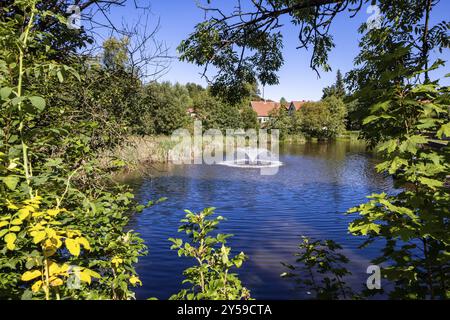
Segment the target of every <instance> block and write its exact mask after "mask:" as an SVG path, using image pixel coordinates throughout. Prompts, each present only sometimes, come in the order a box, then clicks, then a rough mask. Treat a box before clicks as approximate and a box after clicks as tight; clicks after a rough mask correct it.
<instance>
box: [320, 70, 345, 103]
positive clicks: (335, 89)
mask: <svg viewBox="0 0 450 320" xmlns="http://www.w3.org/2000/svg"><path fill="white" fill-rule="evenodd" d="M331 96H335V97H337V98H340V99H344V98H345V96H346V92H345V84H344V79H343V77H342V73H341V70H339V69H338V71H337V73H336V82H335V83H334V84H333V85H331V86H329V87H325V88H324V89H323V96H322V99H325V98H327V97H331Z"/></svg>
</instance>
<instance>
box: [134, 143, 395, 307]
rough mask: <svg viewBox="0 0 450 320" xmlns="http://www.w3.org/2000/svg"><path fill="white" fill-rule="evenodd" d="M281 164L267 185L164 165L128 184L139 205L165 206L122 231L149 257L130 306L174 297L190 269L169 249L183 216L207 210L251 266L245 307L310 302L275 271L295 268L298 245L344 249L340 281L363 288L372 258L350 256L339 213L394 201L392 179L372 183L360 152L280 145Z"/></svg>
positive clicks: (243, 273)
mask: <svg viewBox="0 0 450 320" xmlns="http://www.w3.org/2000/svg"><path fill="white" fill-rule="evenodd" d="M280 160H281V161H282V162H283V163H284V165H283V166H282V167H280V168H279V171H278V173H277V174H276V175H272V176H262V175H260V171H259V170H258V169H242V168H231V167H225V166H220V165H182V166H181V165H178V166H177V165H167V166H164V167H160V168H154V169H153V170H151V171H152V175H151V176H138V177H134V178H132V179H129V181H130V183H131V184H132V185H133V186H134V188H135V192H136V193H137V196H138V199H139V200H141V201H142V202H145V201H147V200H150V199H157V198H159V197H168V200H167V201H165V202H164V203H161V204H158V205H157V206H154V207H152V208H149V209H146V210H145V211H144V212H142V213H140V214H136V215H135V216H134V217H133V219H132V222H131V224H130V228H131V229H133V230H136V231H137V232H139V233H140V234H141V235H142V237H143V239H144V240H145V242H146V244H147V245H148V247H149V255H148V256H146V257H142V258H140V261H139V263H138V265H137V271H138V273H139V275H140V278H141V280H142V282H143V286H142V287H140V288H139V289H137V298H138V299H146V298H149V297H157V298H159V299H167V298H168V297H170V295H171V294H174V293H176V292H178V291H179V290H180V288H181V281H182V280H183V276H182V272H183V270H184V269H185V268H187V267H189V266H190V265H192V264H193V263H194V262H193V261H191V260H189V259H188V258H185V257H181V258H180V257H178V255H177V253H176V252H175V251H171V250H170V245H171V243H170V242H169V241H168V240H167V239H168V238H169V237H183V234H181V233H177V229H178V226H179V221H180V219H182V218H183V216H184V214H185V213H184V211H183V210H184V209H189V210H192V211H200V210H202V209H203V208H204V207H209V206H211V207H216V208H217V209H216V212H217V214H220V215H222V216H224V217H225V218H226V219H227V220H226V221H224V222H222V223H221V224H220V232H222V233H232V234H234V237H233V238H231V239H230V241H229V243H228V244H229V245H230V246H231V247H232V248H233V250H234V252H235V253H238V252H240V251H243V252H245V253H246V254H247V255H248V256H249V260H248V261H246V262H245V263H244V264H243V267H242V268H241V269H238V270H237V272H238V273H239V275H240V278H241V280H242V282H243V284H244V285H245V286H246V287H247V288H249V289H250V290H251V294H252V297H254V298H256V299H304V298H308V294H307V292H306V291H305V290H298V288H296V286H295V284H294V283H293V282H292V281H291V280H289V279H283V278H281V277H280V274H281V273H283V272H285V271H287V270H286V269H285V267H283V266H282V265H281V262H285V263H294V262H295V257H294V256H293V254H294V253H295V252H296V248H297V246H298V244H299V243H300V235H307V236H311V237H315V238H318V239H332V240H335V241H337V242H338V243H340V244H341V245H343V247H344V252H343V253H345V254H346V255H347V256H348V257H349V258H350V260H351V262H350V264H349V269H350V270H351V271H352V276H351V277H349V278H348V279H347V280H348V281H349V283H350V284H351V286H352V287H353V288H355V289H360V288H362V286H363V285H364V284H365V281H366V278H367V276H368V275H367V274H366V268H367V266H368V265H370V262H369V261H370V259H371V258H373V257H375V256H376V255H377V253H378V252H379V249H380V248H379V246H377V245H375V246H372V247H369V248H366V249H364V250H361V249H358V248H357V247H358V245H360V244H361V242H362V240H363V239H361V238H356V237H354V236H351V235H349V234H348V232H347V227H348V223H349V222H350V221H351V220H352V219H353V216H349V215H345V214H344V213H345V212H346V211H347V209H349V208H350V207H352V206H355V205H357V204H359V203H362V202H364V201H365V200H366V199H365V197H366V196H367V195H370V194H371V193H374V192H382V191H385V192H391V191H393V186H392V185H393V184H392V180H391V178H389V177H386V176H383V175H381V174H378V173H376V171H375V169H374V165H375V164H376V162H377V160H376V159H375V158H374V157H373V156H372V155H371V154H369V153H367V152H365V148H364V146H363V145H361V144H358V143H350V142H334V143H321V144H319V143H308V144H306V145H285V146H282V148H281V152H280Z"/></svg>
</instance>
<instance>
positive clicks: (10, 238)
mask: <svg viewBox="0 0 450 320" xmlns="http://www.w3.org/2000/svg"><path fill="white" fill-rule="evenodd" d="M16 239H17V236H16V234H15V233H12V232H10V233H8V234H7V235H6V236H5V238H4V240H5V242H6V247H7V248H8V249H9V250H14V248H15V247H16V245H15V244H14V242H16Z"/></svg>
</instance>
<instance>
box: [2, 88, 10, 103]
mask: <svg viewBox="0 0 450 320" xmlns="http://www.w3.org/2000/svg"><path fill="white" fill-rule="evenodd" d="M11 92H12V88H9V87H3V88H1V89H0V96H1V98H2V100H6V99H8V97H9V96H10V95H11Z"/></svg>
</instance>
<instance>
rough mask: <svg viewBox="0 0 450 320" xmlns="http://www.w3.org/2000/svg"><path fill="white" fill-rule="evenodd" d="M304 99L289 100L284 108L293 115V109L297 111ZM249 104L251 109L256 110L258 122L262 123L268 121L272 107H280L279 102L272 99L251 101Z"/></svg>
mask: <svg viewBox="0 0 450 320" xmlns="http://www.w3.org/2000/svg"><path fill="white" fill-rule="evenodd" d="M305 103H306V101H305V100H301V101H291V103H289V104H288V105H287V106H286V109H287V110H288V113H289V115H293V114H294V112H295V111H298V110H299V109H300V108H301V107H302V106H303V104H305ZM250 105H251V107H252V109H253V110H254V111H255V112H256V114H257V116H258V121H259V123H261V124H263V123H266V122H267V121H269V119H270V115H269V113H270V112H271V111H272V110H274V109H278V108H279V107H280V103H279V102H274V101H264V100H261V101H251V102H250Z"/></svg>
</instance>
